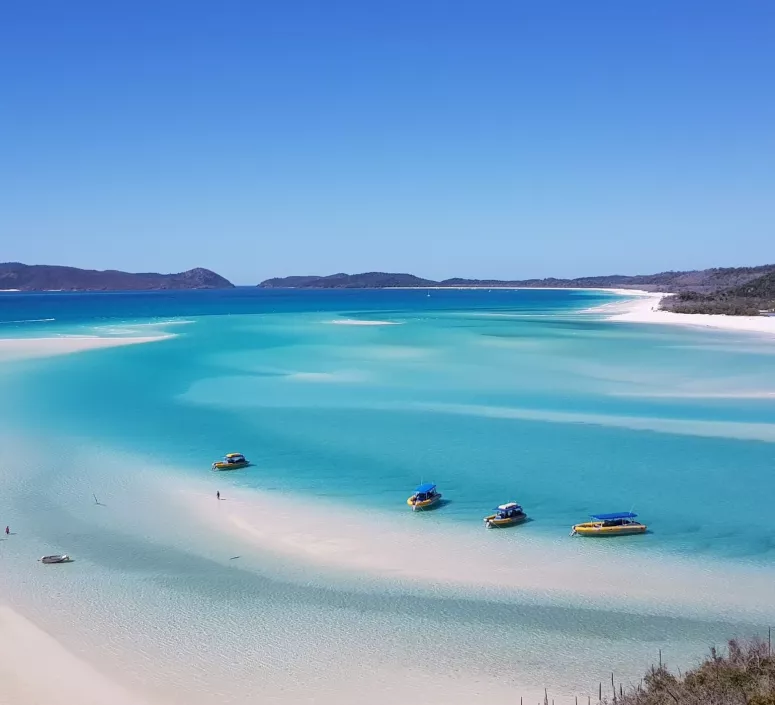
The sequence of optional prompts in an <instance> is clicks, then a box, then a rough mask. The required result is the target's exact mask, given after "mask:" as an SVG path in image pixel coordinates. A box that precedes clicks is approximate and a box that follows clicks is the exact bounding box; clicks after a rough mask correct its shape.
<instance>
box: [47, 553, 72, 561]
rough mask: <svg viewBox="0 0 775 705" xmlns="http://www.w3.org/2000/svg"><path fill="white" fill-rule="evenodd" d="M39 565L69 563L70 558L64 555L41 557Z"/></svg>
mask: <svg viewBox="0 0 775 705" xmlns="http://www.w3.org/2000/svg"><path fill="white" fill-rule="evenodd" d="M40 562H41V563H69V562H70V556H68V555H67V554H66V553H62V554H61V555H58V556H43V558H41V559H40Z"/></svg>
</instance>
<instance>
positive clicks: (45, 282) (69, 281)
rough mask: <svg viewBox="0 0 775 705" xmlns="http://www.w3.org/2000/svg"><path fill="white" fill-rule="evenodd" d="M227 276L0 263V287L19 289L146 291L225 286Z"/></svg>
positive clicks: (229, 285)
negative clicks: (135, 272) (136, 272)
mask: <svg viewBox="0 0 775 705" xmlns="http://www.w3.org/2000/svg"><path fill="white" fill-rule="evenodd" d="M233 286H234V284H232V283H231V282H230V281H229V280H228V279H224V277H222V276H221V275H220V274H216V273H215V272H213V271H210V270H209V269H203V268H201V267H197V268H196V269H189V270H188V271H186V272H180V273H178V274H156V273H142V274H132V273H130V272H120V271H116V270H106V271H97V270H94V269H79V268H77V267H60V266H58V265H47V264H35V265H28V264H22V263H21V262H3V263H0V290H9V289H14V290H18V291H149V290H154V289H228V288H232V287H233Z"/></svg>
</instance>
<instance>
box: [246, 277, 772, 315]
mask: <svg viewBox="0 0 775 705" xmlns="http://www.w3.org/2000/svg"><path fill="white" fill-rule="evenodd" d="M258 286H259V287H261V288H264V289H281V288H284V289H288V288H291V289H388V288H411V287H439V288H450V289H452V288H467V287H471V288H473V287H481V288H498V287H501V288H511V287H524V288H551V289H570V288H582V289H584V288H588V289H592V288H602V289H640V290H643V291H653V292H664V293H669V294H674V296H668V297H666V298H664V299H662V302H661V308H663V309H665V310H669V311H675V312H677V313H723V314H729V315H745V316H751V315H753V316H755V315H759V314H761V313H763V312H765V313H766V312H770V311H773V310H775V265H772V264H769V265H762V266H759V267H724V268H714V269H698V270H690V271H679V272H675V271H670V272H659V273H657V274H640V275H634V276H630V275H619V274H612V275H606V276H595V277H579V278H577V279H557V278H554V277H550V278H546V279H519V280H501V279H462V278H458V277H456V278H453V279H443V280H441V281H435V280H433V279H424V278H422V277H418V276H415V275H414V274H402V273H391V272H364V273H362V274H344V273H340V274H331V275H329V276H290V277H276V278H274V279H267V280H266V281H263V282H261V283H260V284H259V285H258Z"/></svg>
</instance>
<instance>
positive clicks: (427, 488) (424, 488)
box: [415, 482, 436, 494]
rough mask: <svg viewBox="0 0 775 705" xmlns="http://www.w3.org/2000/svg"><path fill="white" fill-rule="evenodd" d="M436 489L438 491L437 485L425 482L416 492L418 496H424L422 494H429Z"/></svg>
mask: <svg viewBox="0 0 775 705" xmlns="http://www.w3.org/2000/svg"><path fill="white" fill-rule="evenodd" d="M435 489H436V485H434V484H433V483H432V482H424V483H423V484H422V485H417V488H416V489H415V492H417V493H418V494H422V493H425V494H427V493H428V492H433V490H435Z"/></svg>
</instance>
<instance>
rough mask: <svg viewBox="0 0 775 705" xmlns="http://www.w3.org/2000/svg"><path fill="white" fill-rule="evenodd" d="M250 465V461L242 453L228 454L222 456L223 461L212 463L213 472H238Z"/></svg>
mask: <svg viewBox="0 0 775 705" xmlns="http://www.w3.org/2000/svg"><path fill="white" fill-rule="evenodd" d="M248 465H250V461H249V460H247V459H246V458H245V456H244V455H242V453H229V454H228V455H225V456H223V460H216V461H215V462H214V463H213V470H239V469H240V468H246V467H247V466H248Z"/></svg>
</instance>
